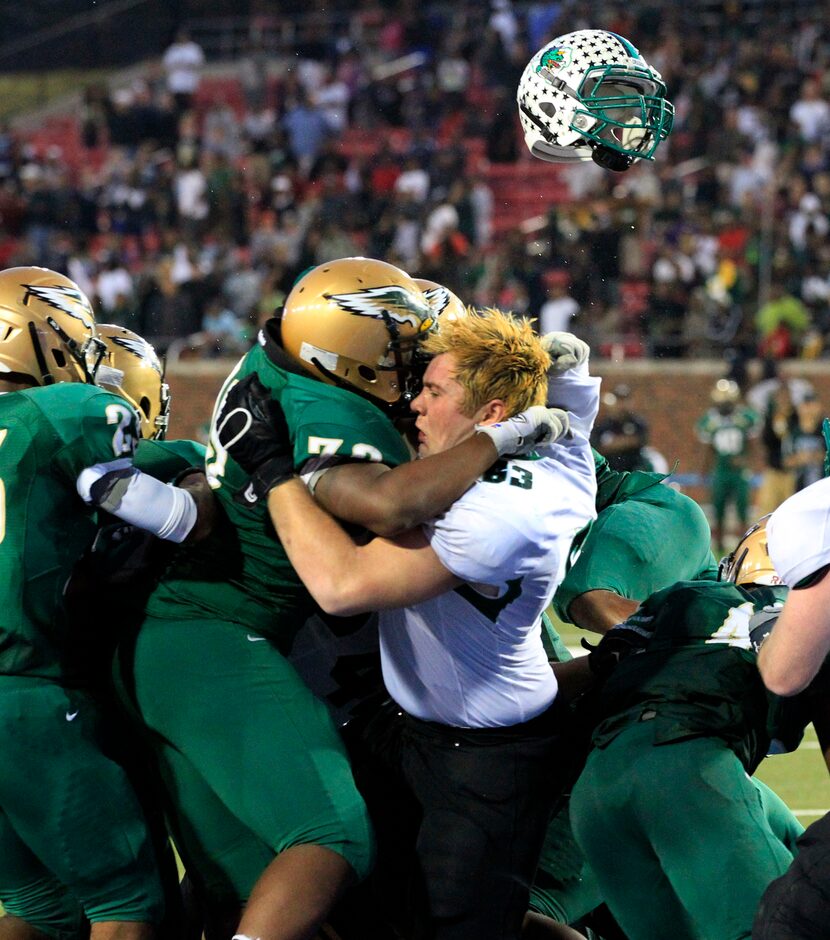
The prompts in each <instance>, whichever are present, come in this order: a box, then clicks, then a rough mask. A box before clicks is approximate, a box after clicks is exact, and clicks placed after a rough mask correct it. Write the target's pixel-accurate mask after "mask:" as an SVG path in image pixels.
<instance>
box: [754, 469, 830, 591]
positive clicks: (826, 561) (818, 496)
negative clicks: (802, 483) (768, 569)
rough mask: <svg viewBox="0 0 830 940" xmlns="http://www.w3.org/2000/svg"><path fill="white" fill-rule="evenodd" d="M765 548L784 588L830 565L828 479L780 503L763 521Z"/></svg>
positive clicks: (829, 491)
mask: <svg viewBox="0 0 830 940" xmlns="http://www.w3.org/2000/svg"><path fill="white" fill-rule="evenodd" d="M767 549H768V551H769V557H770V559H771V560H772V563H773V565H775V570H776V571H777V572H778V574H779V575H780V576H781V580H782V581H783V582H784V583H785V584H786V585H787V587H795V585H796V584H798V583H799V581H803V580H804V578H806V577H808V576H809V575H811V574H815V572H816V571H818V570H819V568H823V567H824V566H825V565H830V479H825V480H818V481H817V482H816V483H813V484H812V485H811V486H808V487H806V488H805V489H803V490H800V491H799V492H798V493H795V494H794V495H793V496H790V498H789V499H786V500H784V502H783V503H781V505H780V506H779V507H778V509H776V510H775V512H774V513H773V514H772V516H771V517H770V520H769V522H767Z"/></svg>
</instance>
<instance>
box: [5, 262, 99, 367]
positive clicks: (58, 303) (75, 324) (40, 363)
mask: <svg viewBox="0 0 830 940" xmlns="http://www.w3.org/2000/svg"><path fill="white" fill-rule="evenodd" d="M105 349H106V347H105V346H104V344H103V343H102V342H101V340H99V339H98V337H97V333H96V329H95V314H94V313H93V312H92V305H91V304H90V302H89V300H88V299H87V298H86V295H85V294H84V293H83V291H82V290H81V289H80V287H78V285H77V284H76V283H75V282H74V281H71V280H70V279H69V278H68V277H66V276H65V275H63V274H58V273H57V271H50V270H49V269H48V268H36V267H21V268H7V269H6V270H5V271H0V377H3V378H8V379H16V380H19V381H22V382H26V383H28V384H32V385H52V384H53V383H55V382H89V383H92V382H93V381H94V380H95V373H96V371H97V369H98V366H99V365H100V363H101V359H102V357H103V355H104V352H105Z"/></svg>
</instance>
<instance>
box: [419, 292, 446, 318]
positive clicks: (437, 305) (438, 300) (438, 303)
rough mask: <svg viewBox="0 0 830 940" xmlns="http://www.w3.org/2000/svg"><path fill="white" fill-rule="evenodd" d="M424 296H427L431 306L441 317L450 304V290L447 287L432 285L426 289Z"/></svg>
mask: <svg viewBox="0 0 830 940" xmlns="http://www.w3.org/2000/svg"><path fill="white" fill-rule="evenodd" d="M424 297H426V299H427V301H428V302H429V305H430V307H432V309H433V310H434V311H435V314H436V316H438V317H440V316H441V314H442V313H443V312H444V311H445V310H446V309H447V307H449V305H450V292H449V291H448V290H447V288H446V287H430V288H429V289H428V290H425V291H424Z"/></svg>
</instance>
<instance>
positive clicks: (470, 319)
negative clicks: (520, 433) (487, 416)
mask: <svg viewBox="0 0 830 940" xmlns="http://www.w3.org/2000/svg"><path fill="white" fill-rule="evenodd" d="M421 348H422V349H423V351H424V352H425V353H426V354H427V355H429V356H439V355H441V354H442V353H452V356H453V358H454V359H455V366H456V368H455V379H456V381H457V382H458V383H459V385H461V387H462V388H463V390H464V399H463V411H464V414H466V415H467V416H468V417H470V416H472V415H474V414H475V412H476V411H478V409H479V408H480V407H481V406H482V405H484V404H486V403H487V402H488V401H492V400H493V399H494V398H499V399H501V400H502V401H503V402H504V405H505V409H506V411H507V414H508V415H509V416H512V415H515V414H518V413H519V412H520V411H524V410H525V409H526V408H530V406H531V405H543V404H544V403H545V397H546V395H547V388H548V380H547V372H548V369H549V368H550V356H549V355H548V354H547V352H545V350H544V349H543V348H542V344H541V342H540V341H539V337H538V336H537V335H536V333H534V332H533V328H532V326H531V321H530V320H527V319H524V318H523V317H515V316H513V314H512V313H505V312H504V311H502V310H496V309H495V308H493V307H489V308H487V309H485V310H474V309H473V308H471V307H468V308H467V315H466V316H465V317H459V318H457V319H455V320H448V319H442V320H441V323H440V328H439V330H438V331H437V332H435V333H430V334H429V336H427V337H426V338H425V339H424V340H423V343H422V346H421Z"/></svg>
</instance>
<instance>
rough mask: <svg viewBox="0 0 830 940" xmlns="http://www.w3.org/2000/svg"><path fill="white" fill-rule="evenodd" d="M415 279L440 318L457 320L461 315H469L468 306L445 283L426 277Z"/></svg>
mask: <svg viewBox="0 0 830 940" xmlns="http://www.w3.org/2000/svg"><path fill="white" fill-rule="evenodd" d="M413 280H414V281H415V283H416V284H417V285H418V287H419V288H420V289H421V291H422V293H423V295H424V297H426V299H427V301H428V302H429V305H430V307H432V309H433V311H434V312H435V316H436V317H438V319H439V320H440V319H441V317H446V318H447V319H448V320H457V319H458V318H459V317H466V316H467V308H466V307H465V306H464V304H463V303H462V302H461V298H460V297H458V296H457V295H456V294H454V293H453V292H452V291H451V290H450V289H449V288H448V287H444V286H443V284H436V282H435V281H428V280H427V279H426V278H425V277H416V278H413Z"/></svg>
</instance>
